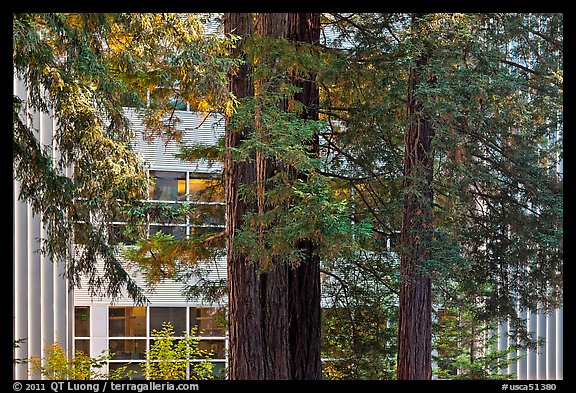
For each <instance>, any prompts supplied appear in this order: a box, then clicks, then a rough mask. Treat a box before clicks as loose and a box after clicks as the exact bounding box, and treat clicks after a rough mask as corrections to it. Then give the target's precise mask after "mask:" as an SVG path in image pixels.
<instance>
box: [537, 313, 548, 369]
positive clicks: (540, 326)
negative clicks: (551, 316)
mask: <svg viewBox="0 0 576 393" xmlns="http://www.w3.org/2000/svg"><path fill="white" fill-rule="evenodd" d="M537 318H538V320H537V323H536V330H537V331H538V338H539V339H542V340H543V341H544V344H542V345H540V346H539V347H538V360H537V363H536V364H537V369H538V370H537V378H538V379H541V380H544V379H546V343H545V340H546V314H545V313H544V312H543V311H540V312H539V313H538V317H537Z"/></svg>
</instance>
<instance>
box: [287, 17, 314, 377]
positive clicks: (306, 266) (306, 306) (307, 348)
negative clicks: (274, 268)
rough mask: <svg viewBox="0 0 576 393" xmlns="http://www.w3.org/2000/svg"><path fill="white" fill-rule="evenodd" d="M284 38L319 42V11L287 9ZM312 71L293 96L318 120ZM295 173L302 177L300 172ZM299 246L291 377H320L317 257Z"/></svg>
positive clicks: (293, 275)
mask: <svg viewBox="0 0 576 393" xmlns="http://www.w3.org/2000/svg"><path fill="white" fill-rule="evenodd" d="M286 29H287V38H288V39H289V40H292V41H294V42H295V43H296V45H297V44H298V42H304V43H306V44H312V45H315V44H318V43H319V42H320V14H318V13H289V14H288V17H287V23H286ZM314 80H315V75H309V77H308V78H306V80H298V79H295V80H294V83H295V84H296V85H297V86H299V87H301V88H302V91H301V92H299V93H297V94H296V96H295V99H296V100H298V101H300V102H301V103H302V104H303V105H304V108H305V109H304V111H303V112H302V115H301V116H302V118H303V119H306V120H318V105H319V91H318V86H317V85H316V83H315V82H314ZM309 151H310V154H311V155H314V156H317V155H318V154H319V143H318V136H317V135H316V136H314V138H313V140H311V141H310V145H309ZM298 176H299V177H300V178H301V179H303V180H306V176H305V175H304V174H298ZM296 246H297V247H298V248H299V249H300V250H302V255H303V260H302V261H301V263H300V265H298V266H296V267H295V268H293V269H292V270H291V272H290V280H289V287H290V350H291V368H292V378H293V379H321V377H322V364H321V361H320V342H321V337H320V330H321V306H320V298H321V293H320V257H319V256H318V254H317V252H315V251H316V245H314V244H313V243H312V241H310V240H308V239H302V240H300V241H299V242H298V244H297V245H296Z"/></svg>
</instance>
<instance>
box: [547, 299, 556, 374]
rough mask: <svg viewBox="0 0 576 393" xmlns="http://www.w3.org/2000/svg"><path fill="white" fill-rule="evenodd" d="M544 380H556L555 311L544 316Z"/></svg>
mask: <svg viewBox="0 0 576 393" xmlns="http://www.w3.org/2000/svg"><path fill="white" fill-rule="evenodd" d="M546 379H556V310H554V311H552V312H551V313H550V314H548V315H546Z"/></svg>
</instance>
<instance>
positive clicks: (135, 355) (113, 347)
mask: <svg viewBox="0 0 576 393" xmlns="http://www.w3.org/2000/svg"><path fill="white" fill-rule="evenodd" d="M108 348H109V349H110V353H113V354H114V360H131V359H137V360H144V359H145V358H146V340H144V339H136V340H128V339H119V340H113V339H110V340H109V342H108Z"/></svg>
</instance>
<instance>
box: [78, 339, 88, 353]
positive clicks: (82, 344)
mask: <svg viewBox="0 0 576 393" xmlns="http://www.w3.org/2000/svg"><path fill="white" fill-rule="evenodd" d="M74 352H75V353H77V352H82V353H83V354H84V355H87V356H90V340H88V339H76V340H74Z"/></svg>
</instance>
